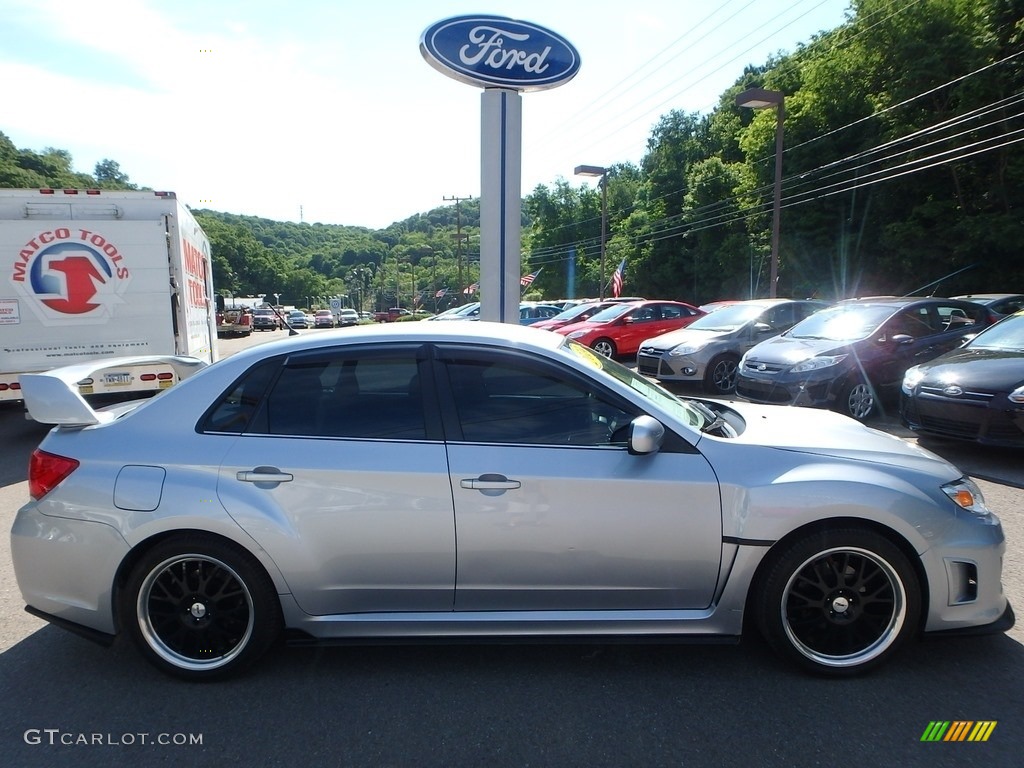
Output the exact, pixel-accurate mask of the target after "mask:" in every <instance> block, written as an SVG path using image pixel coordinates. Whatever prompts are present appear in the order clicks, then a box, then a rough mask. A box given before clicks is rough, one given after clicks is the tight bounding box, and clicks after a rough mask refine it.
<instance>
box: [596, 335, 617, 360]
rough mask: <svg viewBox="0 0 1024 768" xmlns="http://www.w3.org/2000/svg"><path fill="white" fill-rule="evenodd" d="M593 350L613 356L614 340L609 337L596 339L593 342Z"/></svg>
mask: <svg viewBox="0 0 1024 768" xmlns="http://www.w3.org/2000/svg"><path fill="white" fill-rule="evenodd" d="M594 351H595V352H597V354H599V355H603V356H604V357H615V342H614V341H612V340H611V339H598V340H597V341H595V342H594Z"/></svg>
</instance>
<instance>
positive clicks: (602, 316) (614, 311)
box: [587, 304, 635, 323]
mask: <svg viewBox="0 0 1024 768" xmlns="http://www.w3.org/2000/svg"><path fill="white" fill-rule="evenodd" d="M634 306H635V305H633V304H613V305H612V306H610V307H608V308H606V309H602V310H601V311H600V312H598V313H597V314H596V315H593V316H592V317H591V318H590V319H589V320H587V322H588V323H608V322H611V321H612V320H615V319H617V318H620V317H622V316H623V315H624V314H626V313H627V312H629V310H631V309H633V308H634Z"/></svg>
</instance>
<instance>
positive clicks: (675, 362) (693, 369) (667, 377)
mask: <svg viewBox="0 0 1024 768" xmlns="http://www.w3.org/2000/svg"><path fill="white" fill-rule="evenodd" d="M706 365H707V363H706V361H704V360H695V359H694V358H693V357H689V356H677V357H671V356H669V355H668V354H658V353H651V352H644V351H643V349H641V350H640V351H639V352H638V353H637V356H636V370H637V373H639V374H640V375H641V376H653V377H654V378H656V379H658V380H659V381H702V380H703V378H704V368H705V366H706Z"/></svg>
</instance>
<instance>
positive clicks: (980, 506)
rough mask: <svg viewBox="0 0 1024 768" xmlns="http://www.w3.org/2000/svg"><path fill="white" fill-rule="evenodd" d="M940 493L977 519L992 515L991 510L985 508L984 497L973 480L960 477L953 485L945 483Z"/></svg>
mask: <svg viewBox="0 0 1024 768" xmlns="http://www.w3.org/2000/svg"><path fill="white" fill-rule="evenodd" d="M942 492H943V493H945V494H946V495H947V496H949V498H951V499H952V500H953V503H954V504H956V505H957V506H958V507H960V508H961V509H966V510H967V511H968V512H971V513H973V514H975V515H977V516H978V517H988V516H989V515H991V514H992V510H990V509H989V508H988V507H987V506H985V497H984V496H983V495H982V493H981V488H979V487H978V486H977V485H976V484H975V483H974V481H973V480H968V479H967V478H966V477H962V478H960V479H959V480H957V481H956V482H955V483H946V484H945V485H944V486H942Z"/></svg>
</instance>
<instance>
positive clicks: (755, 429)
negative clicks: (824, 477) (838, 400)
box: [729, 402, 963, 479]
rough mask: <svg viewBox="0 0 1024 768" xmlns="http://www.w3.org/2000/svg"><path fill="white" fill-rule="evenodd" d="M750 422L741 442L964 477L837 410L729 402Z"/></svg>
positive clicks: (917, 448) (939, 460)
mask: <svg viewBox="0 0 1024 768" xmlns="http://www.w3.org/2000/svg"><path fill="white" fill-rule="evenodd" d="M729 405H730V407H732V408H734V409H735V410H736V411H737V412H739V414H740V415H741V416H742V417H743V418H744V420H745V421H746V429H745V430H744V431H743V433H742V434H740V435H739V436H738V437H735V438H729V439H730V440H735V441H736V442H740V443H747V444H750V445H763V446H766V447H770V448H780V449H783V450H787V451H799V452H801V453H811V454H815V455H818V456H833V457H837V458H843V459H853V460H856V461H869V462H874V463H878V464H887V465H893V464H897V463H898V464H899V465H900V466H903V467H907V468H913V469H917V470H919V471H922V472H928V473H930V474H937V475H940V476H942V477H947V478H949V479H956V478H957V477H959V476H960V475H962V474H963V473H962V472H960V470H958V469H957V468H956V467H954V466H953V465H952V464H950V463H949V462H948V461H946V460H945V459H943V458H941V457H939V456H937V455H935V454H934V453H932V452H931V451H928V450H926V449H924V448H921V447H920V446H918V445H917V444H915V443H908V442H907V441H905V440H901V439H900V438H898V437H896V436H894V435H890V434H887V433H885V432H881V431H879V430H877V429H870V428H868V427H865V426H864V425H863V424H861V423H860V422H858V421H855V420H854V419H851V418H849V417H847V416H843V415H842V414H838V413H834V412H832V411H823V410H819V409H817V408H802V407H797V406H783V405H758V404H755V403H743V402H736V403H730V404H729Z"/></svg>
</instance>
